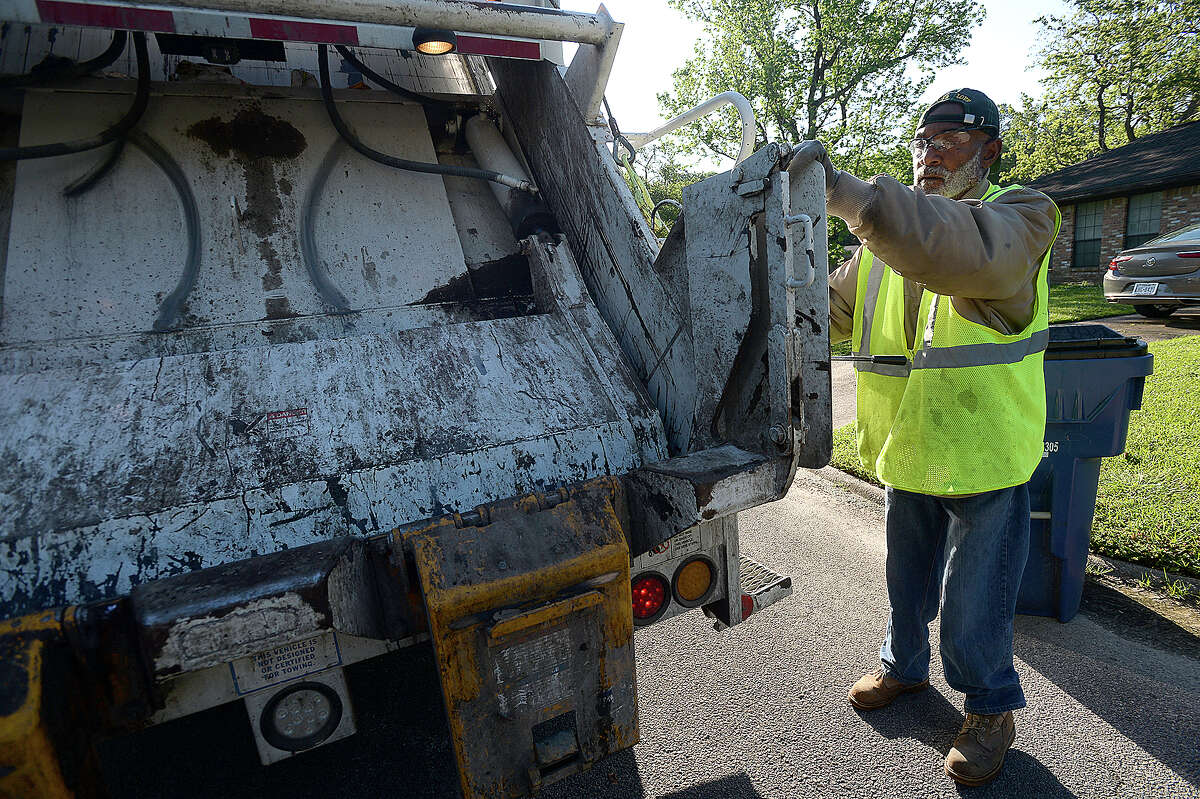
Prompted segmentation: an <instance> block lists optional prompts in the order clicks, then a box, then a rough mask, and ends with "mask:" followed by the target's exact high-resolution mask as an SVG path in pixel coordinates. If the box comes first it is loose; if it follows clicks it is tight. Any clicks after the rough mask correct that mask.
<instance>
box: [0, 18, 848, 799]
mask: <svg viewBox="0 0 1200 799" xmlns="http://www.w3.org/2000/svg"><path fill="white" fill-rule="evenodd" d="M621 31H622V25H621V24H620V23H618V22H616V21H615V20H613V19H612V17H611V16H610V15H609V14H608V12H607V11H606V10H605V9H604V8H603V7H601V8H600V9H599V10H598V11H597V12H596V13H577V12H568V11H563V10H561V9H559V8H557V7H556V6H555V5H554V4H553V3H551V2H548V1H547V2H542V4H541V5H533V4H530V5H515V4H505V3H497V2H460V1H459V0H388V1H387V2H382V0H380V1H379V2H375V1H374V0H321V2H317V1H316V0H272V2H259V0H180V1H179V2H175V1H174V0H171V1H168V2H155V3H154V4H147V3H143V2H131V1H127V0H104V1H103V2H99V1H97V2H92V0H72V1H71V2H67V1H65V0H37V1H36V2H34V1H33V0H0V95H2V96H3V100H4V114H3V116H2V117H0V138H2V139H3V140H2V141H0V259H2V260H0V282H2V285H3V292H2V306H0V453H2V454H0V618H3V619H6V621H4V622H3V623H2V624H0V795H3V796H5V797H41V796H54V797H58V796H80V797H86V796H97V795H101V794H104V793H105V791H106V790H107V788H106V785H105V778H104V776H103V775H104V773H105V772H104V769H103V763H102V756H101V755H100V754H98V752H100V749H99V748H98V747H99V744H100V742H104V741H112V740H120V739H121V738H122V736H130V735H135V734H137V735H142V734H146V733H147V731H151V732H152V731H153V730H155V729H162V728H163V727H164V726H166V724H167V723H168V722H170V723H172V724H179V723H184V722H186V720H187V719H188V718H190V717H193V716H194V715H195V714H198V713H201V712H202V711H205V710H206V709H210V708H214V707H217V706H223V705H232V704H233V703H238V704H240V705H241V706H244V708H245V714H244V717H243V718H244V719H245V721H244V723H245V724H246V725H248V726H249V728H250V729H251V731H252V734H253V740H254V742H255V746H256V747H257V754H258V757H259V760H260V762H261V764H262V766H261V767H262V768H268V769H269V768H271V767H272V765H271V764H275V763H277V761H281V760H283V759H285V758H293V757H295V758H303V757H306V756H307V755H306V753H309V752H311V751H312V750H314V749H318V748H320V747H323V746H325V745H327V744H330V743H332V742H335V741H343V742H344V743H343V745H344V746H350V745H352V744H351V742H353V741H354V740H355V737H354V733H355V730H356V729H357V727H359V726H362V724H363V720H364V719H366V718H368V717H370V716H371V714H372V713H373V712H375V711H376V708H375V707H373V706H372V705H371V703H369V702H361V701H356V697H355V696H354V695H352V692H351V691H350V689H349V688H348V682H347V677H346V675H347V673H352V672H353V670H354V669H356V668H360V667H362V666H363V665H364V664H368V663H371V662H374V661H376V660H378V659H380V658H384V657H386V656H388V653H395V652H396V651H397V650H404V649H406V648H411V651H413V652H418V653H419V652H423V653H424V654H423V655H421V660H422V662H426V663H430V664H432V665H433V666H434V667H436V673H437V676H438V680H439V682H440V687H441V694H442V696H441V700H442V704H443V705H444V710H445V720H446V729H447V730H448V733H449V737H450V746H449V749H450V751H452V752H453V757H454V761H455V765H456V767H457V770H458V774H459V779H460V786H459V789H460V790H461V793H462V795H463V796H464V797H467V799H474V797H515V796H524V795H527V794H529V793H531V792H535V791H537V790H538V789H539V788H540V787H541V786H543V785H547V784H549V783H551V782H554V781H556V780H559V779H562V778H563V777H566V776H568V775H571V774H574V773H576V772H579V771H581V770H583V769H586V768H588V767H590V766H591V765H592V764H594V763H596V762H598V761H600V760H602V759H603V758H605V757H606V756H609V755H611V754H613V753H616V752H618V751H621V750H623V749H626V748H628V747H631V746H632V745H634V744H635V743H636V742H637V740H638V735H639V729H638V714H637V694H636V688H635V664H634V650H635V643H636V640H637V639H636V638H635V631H636V630H638V629H641V628H644V627H646V626H647V625H651V624H654V623H657V622H661V621H663V620H665V619H668V618H671V617H673V616H676V615H678V614H680V613H684V612H703V613H705V614H707V615H708V616H710V617H711V618H712V619H713V620H714V625H713V626H714V627H716V628H717V630H724V629H727V628H729V627H732V626H734V625H737V624H739V623H742V622H743V621H745V620H746V619H747V618H748V617H750V616H751V615H752V614H754V613H756V612H758V611H761V610H763V609H764V608H766V607H767V606H769V605H770V604H771V603H772V602H774V601H776V600H778V599H780V598H782V597H785V596H787V594H788V593H790V590H791V587H790V586H791V582H790V579H789V578H788V577H787V576H786V575H781V574H777V573H775V572H774V571H772V570H771V569H770V568H769V567H768V566H767V565H764V564H760V563H758V562H756V561H755V560H753V559H751V558H750V557H748V555H747V554H746V553H743V552H742V551H741V547H740V546H739V540H738V513H739V512H740V511H743V510H745V509H747V508H751V507H754V506H757V505H760V504H763V503H766V502H770V501H773V500H775V499H778V498H779V497H781V496H783V494H784V493H785V492H786V491H787V489H788V487H789V485H790V483H791V481H792V478H793V476H794V474H795V471H796V469H797V468H815V467H820V466H822V465H824V464H825V463H826V462H827V460H828V457H829V451H830V446H831V430H830V373H829V346H828V333H827V324H826V322H827V319H828V297H827V282H826V276H827V273H828V265H827V254H826V219H825V205H824V175H823V172H822V169H821V167H820V166H819V165H818V164H814V163H811V161H804V160H803V159H802V158H801V157H800V156H796V157H793V154H794V149H793V147H792V146H791V145H792V144H794V143H760V146H759V147H758V148H757V149H756V150H754V149H753V144H754V133H753V131H754V127H753V124H752V120H750V121H749V124H748V125H747V126H746V130H748V137H747V139H746V141H745V142H744V146H743V148H742V153H741V155H740V156H739V159H738V160H737V162H736V163H726V164H722V165H721V168H722V169H723V170H724V171H721V172H719V173H717V174H715V175H714V176H712V177H709V178H707V179H704V180H702V181H700V182H698V183H696V184H695V185H692V186H690V187H688V188H687V189H686V190H685V191H684V193H683V201H682V203H681V210H680V213H679V217H678V220H677V221H676V222H675V224H674V225H673V227H672V228H671V229H670V231H669V234H668V235H667V236H666V237H665V239H660V238H658V237H657V236H656V234H655V231H654V229H652V228H651V226H650V224H649V223H648V222H647V218H646V216H647V215H646V214H645V213H644V212H643V211H644V209H643V208H641V207H639V205H638V203H637V200H636V199H635V197H634V195H633V194H632V193H631V191H630V190H629V187H628V186H627V184H626V183H625V181H624V179H623V177H622V171H621V165H622V164H623V163H625V164H627V163H629V161H630V159H633V158H636V152H637V149H638V148H639V147H641V146H643V145H644V144H645V143H646V142H647V141H649V140H650V139H652V138H653V137H654V136H655V135H657V133H655V132H651V133H650V134H643V135H641V136H635V135H631V134H629V133H628V132H622V131H621V130H620V128H619V126H618V125H617V124H615V119H614V118H613V115H612V114H610V113H609V112H606V111H605V104H606V97H605V91H606V87H607V83H608V76H609V73H610V71H611V69H612V66H613V60H614V58H615V55H616V52H617V46H618V43H619V40H620V37H621ZM564 44H567V45H573V46H574V47H575V48H576V49H575V52H574V54H573V56H572V57H571V58H570V60H569V64H568V63H565V61H566V59H564V56H563V53H564ZM726 99H728V98H726ZM607 100H609V101H610V102H611V103H613V104H615V105H616V106H617V107H619V105H620V101H619V98H607ZM715 105H719V103H717V104H715ZM715 105H714V104H708V105H706V106H705V107H702V108H699V109H697V110H696V111H695V112H694V113H693V114H690V115H684V118H681V119H678V120H675V121H673V122H672V123H670V124H671V125H675V126H678V125H680V124H686V123H687V122H688V121H689V120H690V119H692V118H694V117H695V116H696V115H698V114H701V113H706V112H707V111H709V110H711V108H712V107H715ZM735 105H737V107H738V109H739V112H740V113H742V114H743V121H744V122H745V121H746V120H745V114H747V113H749V114H752V109H750V108H749V104H747V103H744V101H741V102H735ZM666 127H669V126H664V128H666ZM752 150H753V152H751V151H752ZM714 634H716V633H714ZM696 657H699V655H696ZM195 745H196V748H206V747H220V746H224V745H227V744H226V741H224V740H219V739H217V740H197V741H196V742H195ZM176 756H178V757H184V756H186V754H185V753H182V752H180V753H178V754H177V755H176Z"/></svg>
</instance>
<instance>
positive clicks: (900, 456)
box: [797, 89, 1061, 785]
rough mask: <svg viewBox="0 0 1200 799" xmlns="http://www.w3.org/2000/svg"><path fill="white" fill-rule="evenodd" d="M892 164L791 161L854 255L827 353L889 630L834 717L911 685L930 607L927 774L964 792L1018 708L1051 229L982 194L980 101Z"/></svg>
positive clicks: (985, 186) (988, 153)
mask: <svg viewBox="0 0 1200 799" xmlns="http://www.w3.org/2000/svg"><path fill="white" fill-rule="evenodd" d="M910 146H911V150H912V158H913V172H914V175H915V181H914V185H913V186H911V187H909V186H905V185H903V184H901V183H900V182H898V181H896V180H895V179H893V178H891V177H887V176H878V177H875V178H872V179H871V180H870V181H863V180H859V179H858V178H856V177H854V176H853V175H850V174H848V173H846V172H842V171H839V170H837V169H835V168H834V167H833V164H832V163H831V162H830V160H829V156H828V155H827V154H826V152H825V149H824V147H823V146H821V144H820V143H819V142H808V143H805V144H803V145H801V147H800V148H798V150H797V156H800V155H801V153H804V157H808V158H813V159H815V160H819V161H820V162H821V163H822V164H823V165H824V167H825V171H826V199H827V202H828V208H829V213H830V214H833V215H835V216H838V217H841V218H842V219H844V220H845V221H846V224H847V225H848V226H849V228H850V231H851V232H852V233H853V234H854V235H855V236H857V237H858V238H859V239H860V240H861V241H862V245H861V246H860V247H859V248H858V250H857V252H855V254H854V257H853V258H851V259H850V261H849V262H848V263H846V264H844V265H843V266H842V267H841V268H840V269H838V270H837V271H835V272H834V273H833V274H831V275H830V276H829V301H830V322H831V324H830V340H831V342H837V341H840V340H845V339H847V338H848V339H850V340H851V342H852V350H853V356H852V357H854V359H855V361H854V367H855V369H856V370H857V406H858V407H857V418H858V452H859V455H860V457H861V458H862V461H863V463H864V464H865V465H866V466H867V467H868V468H869V469H871V470H872V471H874V473H875V474H876V475H877V476H878V478H879V480H880V482H882V483H883V484H884V485H885V486H886V487H887V505H886V523H885V526H886V535H887V565H886V579H887V588H888V599H889V602H890V604H891V611H890V617H889V619H888V625H887V633H886V636H885V638H884V641H883V646H882V647H881V649H880V653H879V657H880V661H881V663H880V668H879V669H878V670H876V671H875V672H874V673H872V674H867V675H866V676H864V677H862V678H861V679H860V680H858V682H857V683H855V684H854V687H853V688H851V689H850V702H851V703H852V704H853V705H854V706H855V707H856V708H859V709H860V710H864V711H866V710H873V709H876V708H881V707H884V706H885V705H887V704H889V703H891V702H892V700H893V699H895V698H896V697H897V696H899V695H900V694H903V693H908V692H912V691H919V690H921V689H924V688H927V687H928V686H929V658H930V649H929V623H930V622H931V621H933V619H934V618H935V617H936V616H937V614H938V610H939V603H940V609H941V614H942V621H941V655H942V665H943V670H944V672H945V676H946V682H947V683H949V685H950V686H951V687H952V688H953V689H955V690H956V691H960V692H962V693H963V694H965V711H966V720H965V723H964V724H963V726H962V729H961V731H960V732H959V734H958V737H957V738H955V740H954V744H953V747H952V748H951V749H950V752H949V754H948V755H947V756H946V760H945V771H946V773H947V775H949V776H950V777H952V778H953V779H955V780H956V781H958V782H959V783H962V784H965V785H981V784H983V783H985V782H988V781H990V780H991V779H993V778H994V777H995V776H996V775H997V774H998V773H999V772H1000V769H1001V767H1002V766H1003V764H1004V756H1005V754H1006V753H1007V751H1008V749H1009V747H1010V746H1011V745H1012V742H1013V739H1014V738H1015V736H1016V728H1015V724H1014V722H1013V711H1014V710H1017V709H1019V708H1022V707H1024V706H1025V695H1024V693H1023V692H1022V690H1021V683H1020V679H1019V678H1018V676H1017V672H1016V670H1015V669H1014V668H1013V616H1014V614H1015V612H1016V603H1017V590H1018V588H1019V587H1020V585H1021V574H1022V571H1023V569H1024V567H1025V560H1026V557H1027V555H1028V551H1029V492H1028V489H1027V487H1026V482H1027V481H1028V480H1029V478H1030V476H1031V475H1032V474H1033V471H1034V469H1035V468H1036V467H1037V464H1038V462H1039V460H1040V459H1041V456H1042V437H1043V433H1044V428H1045V424H1046V396H1045V383H1044V378H1043V374H1042V356H1043V352H1044V350H1045V348H1046V343H1047V340H1048V332H1047V316H1046V299H1047V288H1046V269H1047V266H1048V263H1049V260H1050V247H1051V245H1052V244H1053V242H1054V238H1055V236H1056V235H1057V233H1058V228H1059V223H1060V221H1061V216H1060V214H1059V211H1058V208H1057V207H1056V206H1055V205H1054V202H1053V201H1052V200H1051V199H1050V198H1049V197H1047V196H1046V195H1044V194H1041V193H1039V192H1036V191H1033V190H1030V189H1026V188H1022V187H1020V186H1007V187H1003V188H1001V187H999V186H996V185H993V184H992V183H991V182H990V181H989V180H988V171H989V167H991V166H992V165H993V164H995V163H996V160H997V159H998V158H999V157H1000V153H1001V149H1002V142H1001V140H1000V118H999V113H998V111H997V108H996V104H995V103H993V102H992V101H991V99H989V98H988V97H987V95H985V94H984V93H983V92H980V91H977V90H975V89H958V90H956V91H951V92H948V93H946V94H945V95H943V96H942V97H941V98H939V99H938V100H937V101H936V102H935V103H933V105H931V106H930V107H929V108H928V109H927V110H926V111H925V113H924V114H923V115H922V117H921V120H920V124H919V126H918V128H917V130H916V133H915V136H914V137H913V139H912V142H911V145H910ZM947 737H949V733H948V734H947Z"/></svg>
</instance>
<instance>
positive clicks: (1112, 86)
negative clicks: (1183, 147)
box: [1001, 0, 1200, 180]
mask: <svg viewBox="0 0 1200 799" xmlns="http://www.w3.org/2000/svg"><path fill="white" fill-rule="evenodd" d="M1071 5H1072V6H1073V9H1074V10H1073V11H1072V13H1070V14H1069V15H1067V16H1045V17H1039V18H1038V20H1037V22H1038V23H1039V25H1040V26H1041V27H1042V31H1043V33H1044V36H1045V45H1044V47H1043V48H1042V50H1041V61H1040V65H1041V67H1042V68H1043V69H1045V70H1046V72H1047V76H1046V78H1044V79H1043V81H1042V85H1043V86H1044V87H1045V89H1046V94H1045V95H1044V97H1043V99H1041V100H1034V99H1033V98H1031V97H1029V96H1027V95H1023V96H1022V98H1021V107H1020V108H1014V107H1005V108H1002V109H1001V113H1002V115H1004V116H1006V117H1007V118H1008V125H1007V132H1006V134H1005V144H1006V145H1007V147H1008V153H1007V154H1006V155H1005V160H1004V165H1005V166H1004V170H1003V177H1004V179H1005V180H1032V179H1034V178H1037V177H1040V176H1041V175H1045V174H1047V173H1049V172H1053V171H1054V170H1056V169H1061V168H1062V167H1065V166H1069V165H1071V164H1075V163H1078V162H1080V161H1083V160H1085V159H1087V158H1090V157H1091V156H1094V155H1097V154H1099V153H1101V152H1104V151H1106V150H1110V149H1112V148H1114V147H1120V146H1122V145H1124V144H1128V143H1129V142H1131V141H1133V140H1134V139H1136V138H1138V137H1139V136H1144V135H1146V134H1148V133H1156V132H1158V131H1161V130H1165V129H1166V128H1169V127H1171V126H1173V125H1177V124H1180V123H1182V122H1189V121H1193V120H1196V119H1200V41H1198V37H1200V33H1198V32H1200V0H1175V1H1174V2H1167V1H1166V0H1071Z"/></svg>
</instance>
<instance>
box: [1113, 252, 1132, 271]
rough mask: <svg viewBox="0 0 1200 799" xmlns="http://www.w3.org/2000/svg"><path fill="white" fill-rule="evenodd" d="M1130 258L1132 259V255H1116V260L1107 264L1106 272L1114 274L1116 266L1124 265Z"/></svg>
mask: <svg viewBox="0 0 1200 799" xmlns="http://www.w3.org/2000/svg"><path fill="white" fill-rule="evenodd" d="M1132 257H1133V256H1132V255H1118V256H1117V257H1116V258H1113V259H1112V260H1111V261H1109V262H1108V271H1110V272H1116V271H1117V264H1120V263H1124V262H1125V261H1128V260H1129V259H1130V258H1132Z"/></svg>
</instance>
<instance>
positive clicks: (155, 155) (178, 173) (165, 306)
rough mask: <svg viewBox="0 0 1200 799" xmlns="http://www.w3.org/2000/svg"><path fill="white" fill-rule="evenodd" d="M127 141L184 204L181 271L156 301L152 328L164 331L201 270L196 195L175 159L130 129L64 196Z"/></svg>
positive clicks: (94, 176) (106, 166)
mask: <svg viewBox="0 0 1200 799" xmlns="http://www.w3.org/2000/svg"><path fill="white" fill-rule="evenodd" d="M126 141H128V142H129V143H131V144H132V145H133V146H134V147H137V148H138V149H139V150H141V151H142V152H143V153H145V154H146V157H148V158H149V159H150V160H151V161H153V162H154V165H155V166H157V167H158V168H159V169H161V170H162V171H163V173H164V174H166V176H167V179H168V180H170V181H171V186H173V187H174V189H175V192H176V194H178V195H179V201H180V203H182V204H183V222H184V227H185V228H186V230H187V241H188V244H187V256H186V257H185V258H184V264H183V274H182V275H180V277H179V281H178V282H177V283H176V284H175V288H174V289H173V290H172V291H171V293H170V294H168V295H167V296H166V297H165V298H164V299H163V301H162V302H161V303H160V304H159V306H158V318H157V319H155V320H154V331H155V332H157V333H165V332H166V331H168V330H170V329H171V328H173V327H174V326H175V322H176V321H177V320H178V318H179V315H180V314H181V313H182V312H183V303H184V301H185V300H186V299H187V296H188V294H190V293H191V291H192V287H193V286H195V285H196V277H197V276H198V275H199V274H200V258H201V255H202V253H201V252H200V209H199V207H198V206H197V205H196V196H195V195H194V194H192V187H191V185H190V184H189V183H188V179H187V175H185V174H184V173H183V169H182V168H181V167H180V166H179V164H178V162H176V161H175V159H174V158H172V157H171V155H170V153H168V152H167V151H166V149H164V148H163V146H162V145H161V144H159V143H158V142H156V141H155V140H154V139H152V138H150V136H148V135H147V134H145V133H142V132H141V131H140V130H131V131H129V133H127V134H125V138H123V139H120V140H118V141H117V146H116V147H114V148H113V150H112V152H110V153H109V154H108V155H107V156H105V158H104V160H103V161H101V162H100V164H99V165H97V166H96V167H93V168H92V169H91V170H89V171H88V172H87V174H85V175H83V176H82V177H80V178H79V179H78V180H76V181H74V182H73V183H71V185H69V186H67V188H66V189H64V190H63V194H64V195H65V196H67V197H78V196H79V195H81V194H83V193H85V192H87V191H88V190H89V189H91V188H93V187H94V186H95V185H96V183H98V182H99V180H100V178H102V177H104V176H105V175H106V174H108V173H109V172H111V171H112V169H113V167H114V166H115V165H116V163H117V160H118V159H119V158H120V156H121V153H122V152H123V151H124V150H125V142H126Z"/></svg>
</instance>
